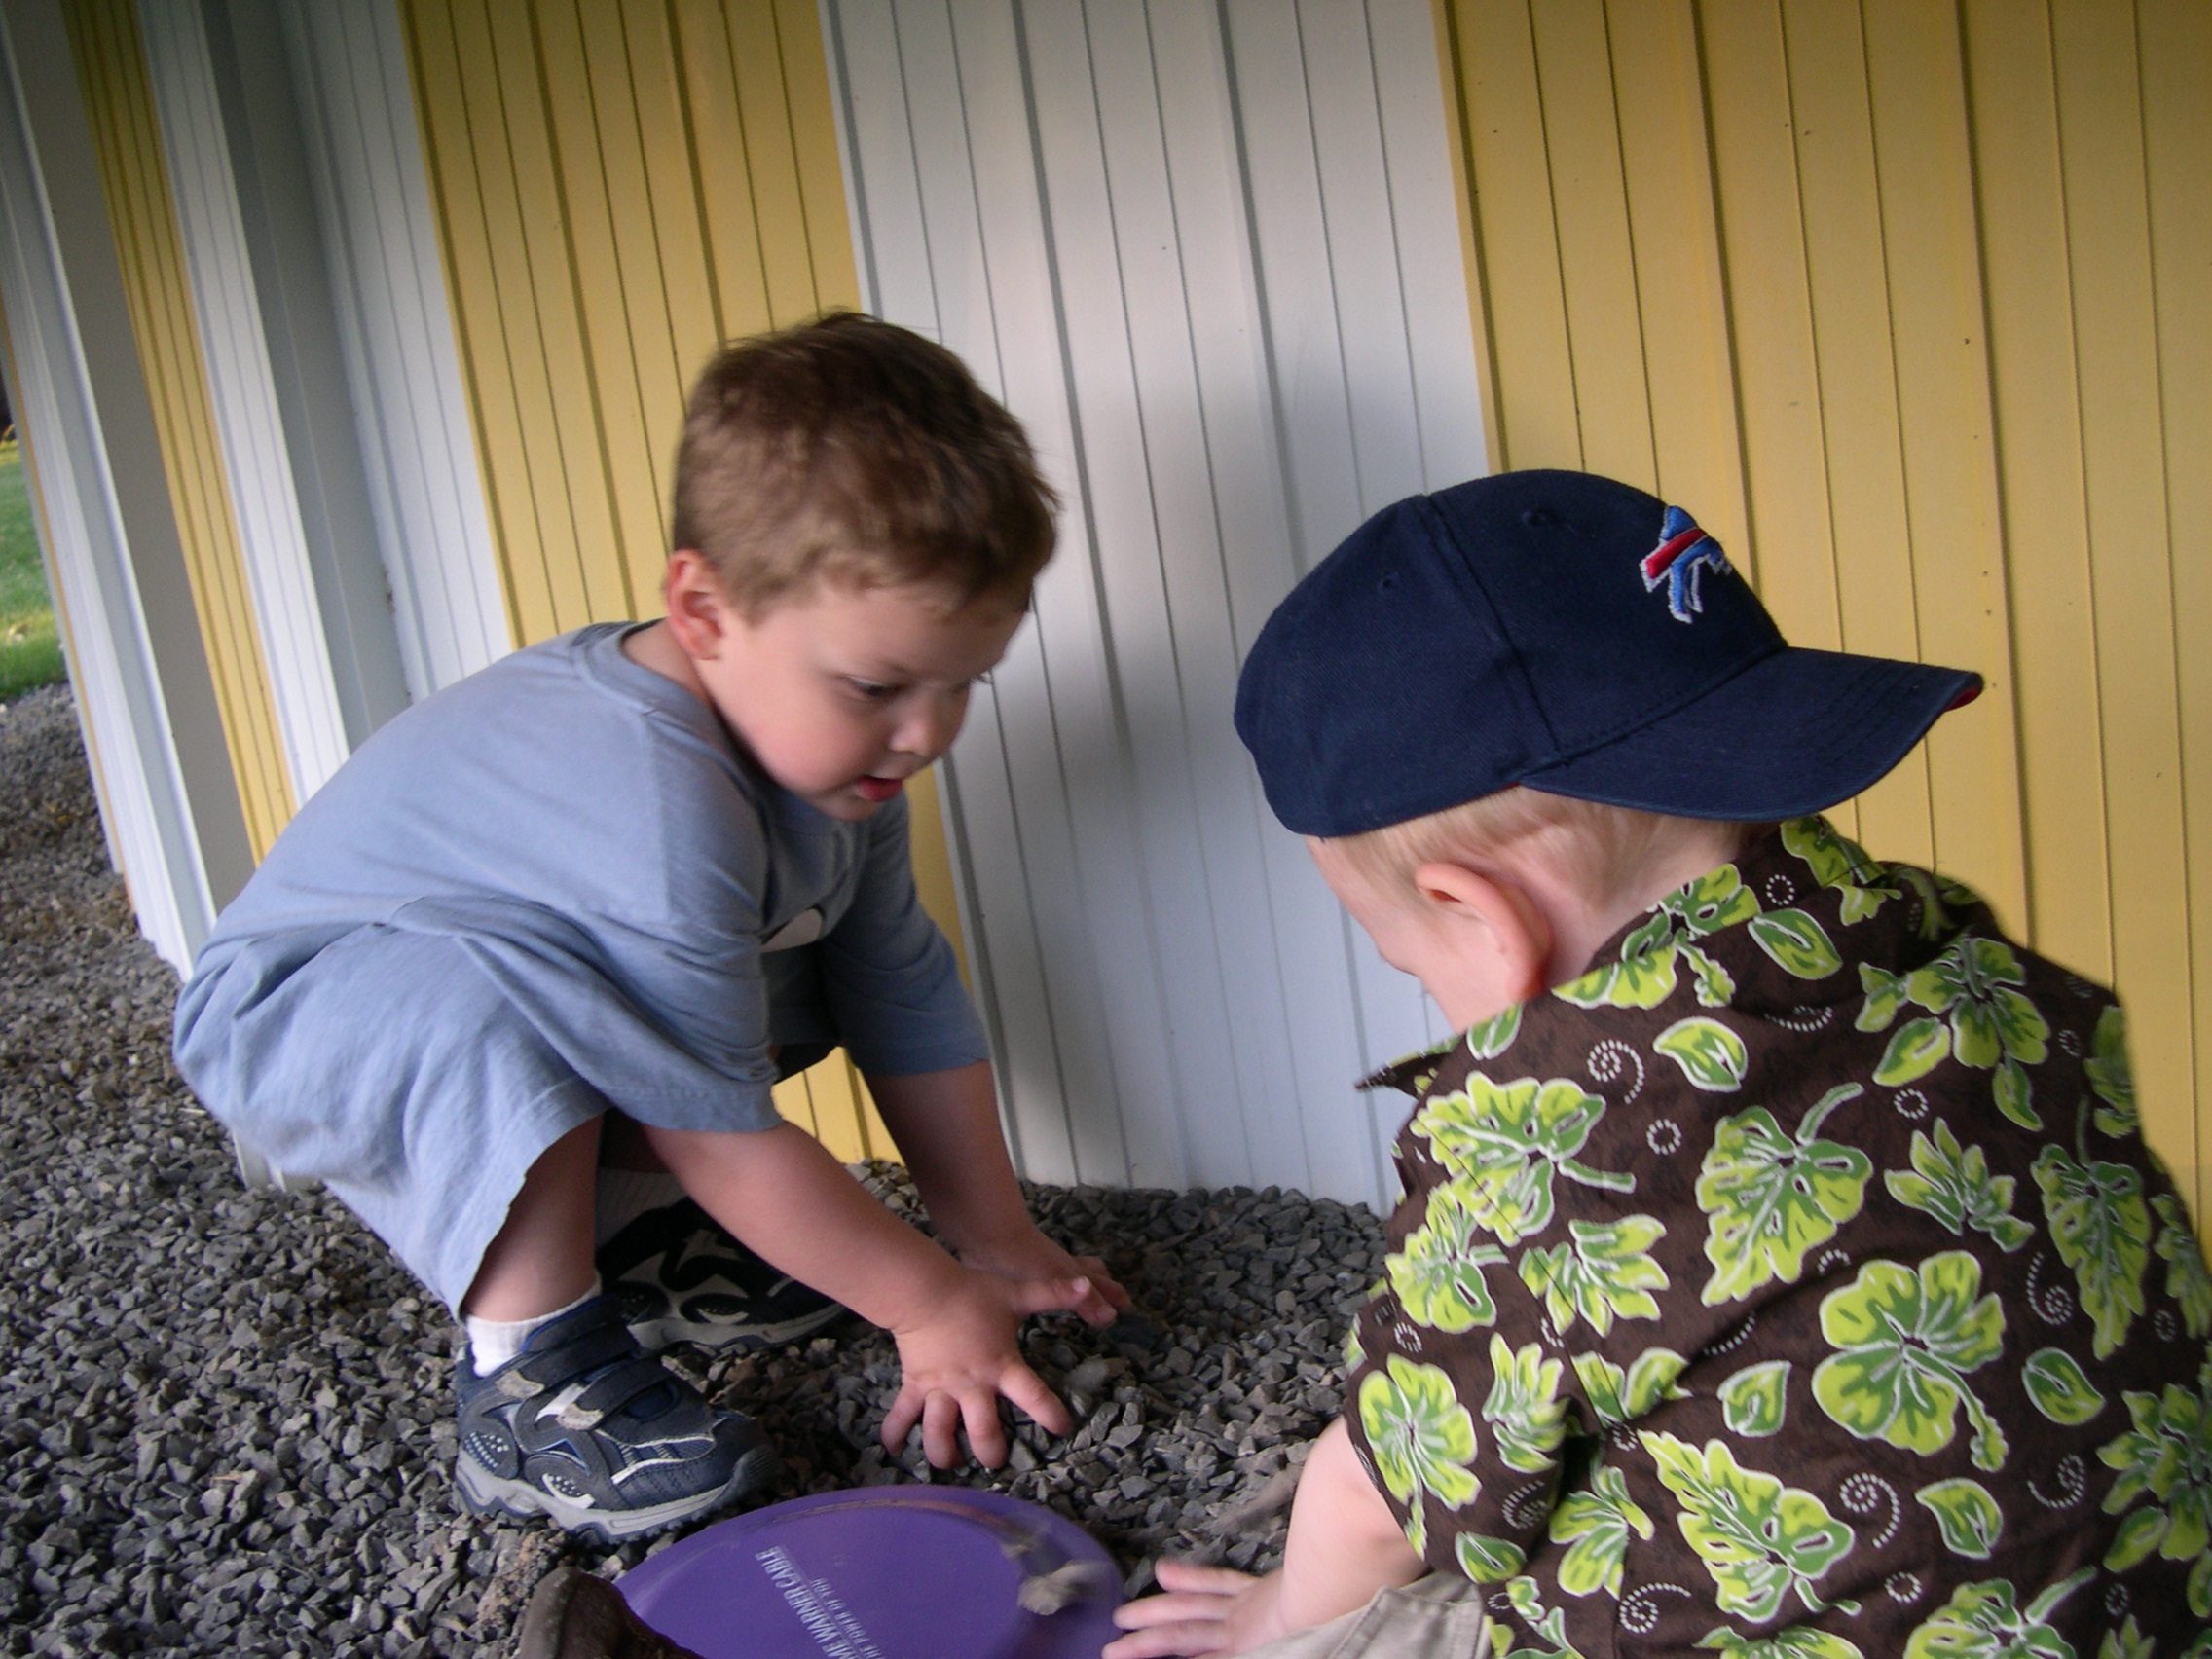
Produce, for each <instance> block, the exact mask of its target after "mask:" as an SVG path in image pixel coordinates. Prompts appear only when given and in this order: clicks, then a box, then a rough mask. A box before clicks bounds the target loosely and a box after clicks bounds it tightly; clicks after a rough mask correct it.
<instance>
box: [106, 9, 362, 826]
mask: <svg viewBox="0 0 2212 1659" xmlns="http://www.w3.org/2000/svg"><path fill="white" fill-rule="evenodd" d="M139 23H140V27H141V28H142V29H143V30H144V31H145V39H146V59H147V66H148V69H149V70H150V72H151V78H152V82H153V90H154V103H155V107H156V108H157V110H158V111H159V112H160V116H161V123H162V139H163V146H164V149H165V150H166V157H167V161H168V169H169V190H170V194H171V196H172V198H173V199H174V202H175V204H176V215H177V230H178V233H179V235H180V237H181V239H182V241H183V244H184V258H185V268H186V274H187V276H188V278H189V281H190V285H191V289H192V298H193V308H194V311H195V313H196V316H197V320H198V322H199V325H200V341H201V353H202V358H203V362H204V363H205V366H206V372H207V387H208V392H209V396H210V401H211V402H212V404H213V406H214V411H215V424H216V430H217V434H218V436H219V437H220V439H221V444H222V451H223V462H224V468H225V472H226V475H227V479H228V482H229V484H230V491H231V505H232V509H233V511H234V512H235V513H236V515H237V521H238V530H239V540H240V547H241V550H242V552H243V553H244V556H245V570H246V578H247V584H248V586H249V587H250V588H251V590H252V593H253V608H254V620H255V622H256V624H257V626H258V628H259V631H260V635H261V652H262V659H263V661H265V662H266V663H267V664H268V665H269V680H270V694H271V700H272V702H274V704H275V705H276V723H277V727H278V730H279V731H280V733H281V734H282V737H283V742H284V758H285V762H286V766H287V769H288V771H289V773H290V776H291V783H292V798H293V799H294V800H295V801H298V802H305V801H306V800H307V798H308V797H309V796H310V795H312V794H313V793H314V792H315V791H316V790H318V789H320V788H321V787H322V786H323V783H324V782H325V781H326V780H327V779H328V778H329V777H330V775H331V773H333V772H335V771H337V770H338V768H339V767H340V766H341V765H342V764H344V762H345V759H346V756H347V755H348V754H349V753H350V744H349V743H348V741H347V735H346V722H345V719H344V716H343V715H342V714H341V712H340V710H339V704H338V689H337V685H336V682H335V681H334V679H333V677H332V674H331V666H330V653H329V649H328V645H327V643H326V641H325V639H324V636H323V629H322V614H321V604H320V602H319V600H318V599H317V596H316V593H315V586H314V572H313V565H312V562H311V560H310V556H309V553H308V546H307V532H306V527H305V525H304V523H303V522H302V518H301V514H300V502H299V497H298V495H297V494H296V493H295V491H294V489H293V481H292V470H291V460H290V455H289V451H288V449H287V446H286V442H285V434H284V426H283V420H282V417H281V415H280V414H279V413H278V410H277V406H276V381H275V378H274V375H273V373H272V370H271V367H270V361H269V349H268V342H267V340H266V338H265V337H264V334H263V325H262V319H261V303H260V299H259V297H258V295H257V294H256V292H255V286H254V276H253V266H252V261H251V258H250V256H249V255H248V253H247V250H246V241H245V228H244V225H243V223H242V221H241V219H240V212H239V199H238V190H237V186H236V184H235V182H234V179H233V175H232V170H231V155H230V145H229V142H228V140H227V138H226V136H225V134H224V129H223V117H222V111H221V108H220V106H219V105H218V102H217V96H216V91H215V77H214V69H213V66H212V65H211V64H210V62H209V60H208V56H207V38H206V34H205V31H204V29H203V24H202V19H201V15H200V12H199V10H198V9H197V8H193V7H185V6H178V5H174V4H172V3H169V0H143V3H142V4H141V5H140V7H139Z"/></svg>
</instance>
